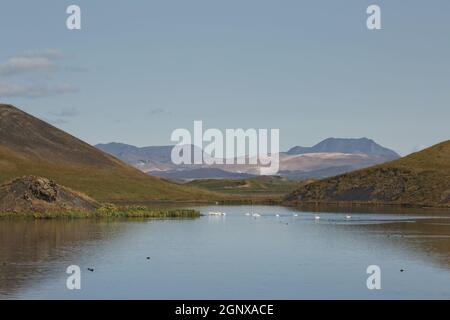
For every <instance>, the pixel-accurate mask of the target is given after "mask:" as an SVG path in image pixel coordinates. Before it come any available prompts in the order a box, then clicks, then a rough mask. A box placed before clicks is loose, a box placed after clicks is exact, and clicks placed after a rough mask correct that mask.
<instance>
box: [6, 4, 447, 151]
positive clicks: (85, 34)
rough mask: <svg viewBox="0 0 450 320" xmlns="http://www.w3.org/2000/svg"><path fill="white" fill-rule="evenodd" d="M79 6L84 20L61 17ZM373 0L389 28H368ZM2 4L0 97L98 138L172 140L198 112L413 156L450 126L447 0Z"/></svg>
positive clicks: (310, 139) (210, 118) (311, 139)
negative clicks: (74, 26) (73, 24)
mask: <svg viewBox="0 0 450 320" xmlns="http://www.w3.org/2000/svg"><path fill="white" fill-rule="evenodd" d="M70 4H77V5H79V6H80V7H81V10H82V30H77V31H73V30H72V31H71V30H68V29H67V28H66V25H65V21H66V18H67V14H66V12H65V11H66V8H67V6H69V5H70ZM370 4H378V5H379V6H380V7H381V10H382V28H383V29H382V30H379V31H369V30H368V29H367V28H366V18H367V14H366V12H365V11H366V8H367V6H368V5H370ZM0 12H1V19H0V39H1V49H0V101H2V102H7V103H12V104H15V105H17V106H19V107H20V108H22V109H24V110H25V111H27V112H30V113H32V114H33V115H36V116H38V117H41V118H44V119H46V120H48V121H50V122H52V123H53V124H55V125H56V126H58V127H60V128H62V129H64V130H66V131H68V132H69V133H71V134H73V135H75V136H77V137H80V138H81V139H83V140H85V141H87V142H89V143H92V144H96V143H104V142H111V141H116V142H124V143H129V144H134V145H138V146H145V145H164V144H169V143H170V134H171V133H172V131H173V130H174V129H176V128H188V129H191V128H192V126H193V121H194V120H203V122H204V124H205V126H206V127H214V128H219V129H225V128H239V127H242V128H269V129H270V128H279V129H280V136H281V148H282V149H287V148H290V147H291V146H294V145H304V146H310V145H313V144H315V143H317V142H319V141H320V140H322V139H324V138H327V137H369V138H372V139H374V140H376V141H377V142H379V143H381V144H382V145H385V146H387V147H390V148H393V149H394V150H396V151H397V152H399V153H401V154H407V153H409V152H411V151H413V150H415V149H416V148H417V147H420V146H428V145H432V144H434V143H437V142H440V141H442V140H447V139H449V136H450V126H449V125H448V122H449V119H450V106H449V104H450V88H449V85H450V61H449V57H450V2H449V1H447V0H432V1H413V0H411V1H407V2H406V1H392V0H391V1H376V0H373V1H364V0H346V1H336V0H328V1H322V0H314V1H313V0H311V1H299V0H291V1H288V0H283V1H275V0H271V1H267V0H245V1H242V0H240V1H236V0H227V1H224V0H221V1H218V0H216V1H211V0H201V1H200V0H189V1H182V0H178V1H174V0H164V1H162V0H161V1H151V0H150V1H126V2H125V1H121V2H119V1H101V0H96V1H84V0H83V1H61V0H53V1H50V0H41V1H33V2H31V1H24V0H15V1H2V4H1V11H0ZM24 61H25V62H24ZM30 61H31V62H30Z"/></svg>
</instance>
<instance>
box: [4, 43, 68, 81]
mask: <svg viewBox="0 0 450 320" xmlns="http://www.w3.org/2000/svg"><path fill="white" fill-rule="evenodd" d="M61 58H63V54H62V52H61V51H59V50H56V49H44V50H30V51H26V52H23V53H21V54H18V55H15V56H13V57H10V58H9V59H8V60H6V61H5V62H3V63H1V64H0V75H3V76H9V75H15V74H21V73H29V72H36V71H51V70H56V69H58V65H57V64H56V60H58V59H61Z"/></svg>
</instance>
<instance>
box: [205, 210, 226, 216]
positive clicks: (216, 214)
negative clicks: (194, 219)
mask: <svg viewBox="0 0 450 320" xmlns="http://www.w3.org/2000/svg"><path fill="white" fill-rule="evenodd" d="M208 214H209V215H210V216H226V215H227V214H226V213H225V212H220V211H210V212H209V213H208Z"/></svg>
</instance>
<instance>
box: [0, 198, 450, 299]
mask: <svg viewBox="0 0 450 320" xmlns="http://www.w3.org/2000/svg"><path fill="white" fill-rule="evenodd" d="M199 209H200V210H201V211H202V213H204V214H207V213H208V212H209V211H211V210H220V211H224V212H226V213H227V215H226V216H225V217H222V216H203V217H200V218H197V219H187V220H175V219H174V220H110V221H106V220H72V221H68V220H66V221H63V220H47V221H34V220H29V221H26V220H0V298H1V299H55V298H56V299H316V298H320V299H335V298H337V299H346V298H357V299H386V298H388V299H391V298H395V299H397V298H398V299H406V298H412V299H416V298H426V299H427V298H430V299H431V298H438V299H449V298H450V214H442V213H441V212H436V211H434V210H430V209H424V210H416V211H414V212H403V213H373V212H372V213H363V212H358V211H357V210H353V212H352V213H351V218H350V219H349V218H347V217H346V216H347V215H348V213H345V212H342V213H339V212H337V211H338V210H336V212H327V213H315V212H305V211H303V212H300V211H296V210H294V209H292V208H285V207H276V206H255V207H250V206H221V207H217V206H214V207H201V208H199ZM247 212H252V213H253V212H257V213H259V214H261V217H259V218H253V217H251V216H246V215H245V213H247ZM276 214H279V215H280V217H277V216H276ZM295 215H298V216H295ZM316 215H319V217H320V219H316V217H315V216H316ZM70 265H78V266H80V268H81V290H68V289H67V288H66V279H67V277H68V276H69V275H68V274H66V268H67V267H68V266H70ZM370 265H377V266H379V267H380V268H381V277H380V280H381V290H369V289H368V288H367V286H366V280H367V278H368V277H369V275H368V274H367V273H366V270H367V267H368V266H370ZM88 268H92V269H93V272H92V271H89V270H88ZM401 270H402V271H403V272H402V271H401Z"/></svg>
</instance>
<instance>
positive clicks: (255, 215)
mask: <svg viewBox="0 0 450 320" xmlns="http://www.w3.org/2000/svg"><path fill="white" fill-rule="evenodd" d="M252 216H253V217H254V218H259V217H261V215H260V214H259V213H254V214H252Z"/></svg>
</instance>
